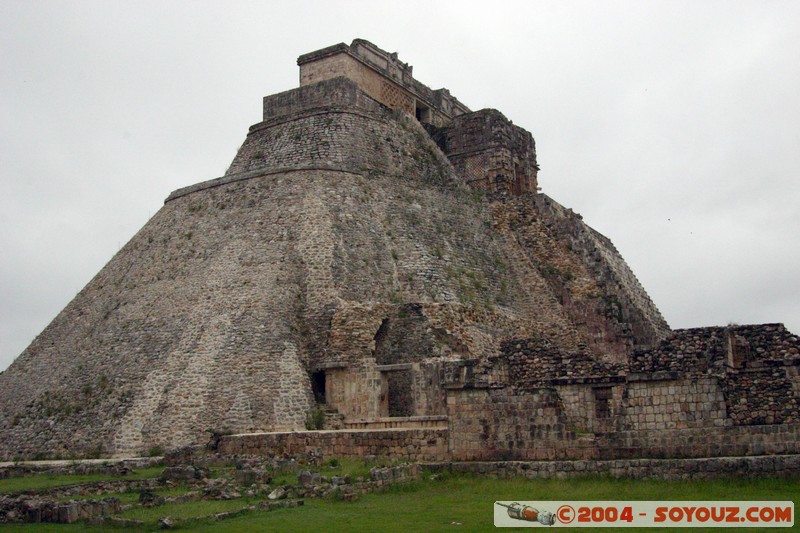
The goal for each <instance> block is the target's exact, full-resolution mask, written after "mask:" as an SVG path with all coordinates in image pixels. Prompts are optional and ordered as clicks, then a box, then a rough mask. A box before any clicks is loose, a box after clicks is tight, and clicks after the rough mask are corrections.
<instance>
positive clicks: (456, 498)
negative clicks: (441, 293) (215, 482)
mask: <svg viewBox="0 0 800 533" xmlns="http://www.w3.org/2000/svg"><path fill="white" fill-rule="evenodd" d="M799 495H800V479H793V480H785V479H756V480H747V479H729V480H717V481H684V482H667V481H633V480H613V479H605V478H589V479H570V480H525V479H506V480H499V479H487V478H480V477H475V476H447V475H445V476H443V477H442V478H440V479H438V480H435V481H431V480H429V479H428V478H427V477H425V478H424V479H423V480H421V481H418V482H414V483H410V484H406V485H398V486H394V487H392V488H390V489H389V490H387V491H386V492H384V493H381V494H368V495H363V496H360V497H359V498H358V500H357V501H355V502H344V501H338V500H335V499H330V498H328V499H306V500H305V505H304V506H303V507H300V508H295V509H275V510H272V511H269V512H253V513H249V514H246V515H242V516H238V517H235V518H231V519H228V520H225V521H223V522H210V521H206V522H199V523H194V524H192V525H191V527H190V528H188V530H190V531H208V532H211V531H214V532H218V531H225V532H229V531H230V532H252V531H292V532H296V531H309V532H311V531H314V532H318V531H336V532H338V531H388V532H392V531H397V532H400V531H403V532H405V531H491V530H493V529H494V527H493V524H492V517H493V504H494V502H495V501H496V500H523V501H524V500H788V499H793V500H795V503H796V504H797V503H798V502H800V497H798V496H799ZM254 501H256V500H254V499H252V498H249V499H248V498H242V499H239V500H232V501H226V502H213V501H210V502H190V503H183V504H170V505H164V506H161V507H156V508H152V509H141V510H131V511H128V512H126V513H124V516H126V517H129V518H137V519H140V520H144V521H145V522H146V527H145V528H144V529H147V530H155V529H156V527H157V521H158V518H160V517H163V516H171V517H175V518H178V517H187V518H188V517H196V516H203V515H207V514H211V513H218V512H222V511H225V510H236V509H240V508H242V507H245V506H246V505H247V504H248V503H252V502H254ZM798 528H800V525H798V526H795V529H798ZM4 529H6V530H8V531H54V532H59V531H64V532H67V531H104V530H106V531H107V530H108V528H105V529H104V528H98V527H87V526H84V525H82V524H74V525H57V524H43V525H38V526H37V525H16V524H15V525H4ZM663 530H664V531H672V532H675V531H678V529H675V528H664V529H663ZM784 530H785V529H784ZM606 531H610V529H606ZM626 531H636V530H635V529H628V530H626ZM639 531H658V529H653V528H650V529H640V530H639ZM703 531H709V529H704V530H703ZM726 531H731V530H730V529H727V530H726ZM750 531H752V529H751V530H750Z"/></svg>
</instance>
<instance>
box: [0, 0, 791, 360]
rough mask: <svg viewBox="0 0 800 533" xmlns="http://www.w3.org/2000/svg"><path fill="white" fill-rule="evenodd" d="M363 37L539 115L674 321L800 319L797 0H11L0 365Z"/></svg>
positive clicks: (0, 199) (547, 172) (555, 183)
mask: <svg viewBox="0 0 800 533" xmlns="http://www.w3.org/2000/svg"><path fill="white" fill-rule="evenodd" d="M356 37H361V38H365V39H369V40H371V41H372V42H374V43H375V44H377V45H378V46H380V47H382V48H384V49H386V50H389V51H397V52H398V53H399V55H400V58H401V59H402V60H403V61H406V62H408V63H410V64H412V65H414V74H415V77H416V78H418V79H419V80H421V81H422V82H423V83H426V84H427V85H429V86H431V87H433V88H439V87H447V88H449V89H450V90H451V92H452V93H453V94H454V95H455V96H457V97H458V98H459V99H460V100H461V101H463V102H464V103H465V104H467V105H468V106H470V107H471V108H472V109H480V108H484V107H493V108H496V109H499V110H500V111H502V112H503V113H504V114H505V115H506V116H507V117H509V118H510V119H512V120H513V121H514V123H515V124H518V125H520V126H522V127H524V128H526V129H528V130H530V131H531V132H532V133H533V135H534V137H535V138H536V141H537V149H538V153H539V162H540V164H541V167H542V172H541V174H540V178H539V179H540V185H541V186H542V189H543V192H545V193H547V194H549V195H550V196H552V197H553V198H555V199H556V200H557V201H559V202H560V203H562V204H564V205H566V206H568V207H572V208H573V209H574V210H575V211H577V212H579V213H581V214H582V215H583V216H584V220H585V221H586V222H588V223H589V224H590V225H591V226H593V227H594V228H595V229H597V230H599V231H600V232H602V233H604V234H605V235H607V236H608V237H609V238H611V240H612V241H613V242H614V243H615V244H616V246H617V248H618V249H619V250H620V251H621V252H622V254H623V256H624V257H625V258H626V259H627V261H628V263H629V264H630V266H631V268H632V269H633V270H634V272H635V273H636V274H637V276H638V277H639V279H640V281H641V282H642V283H643V285H644V286H645V288H646V289H647V290H648V291H649V293H650V295H651V297H652V298H653V300H654V301H655V302H656V304H657V305H658V306H659V308H660V309H661V311H662V313H663V314H664V316H665V318H666V319H667V321H668V322H669V324H670V325H671V326H672V327H673V328H684V327H693V326H708V325H724V324H727V323H729V322H736V323H740V324H745V323H760V322H784V323H785V324H786V325H787V326H788V327H789V328H790V329H791V330H793V331H794V332H796V333H800V299H798V296H799V295H800V275H798V273H799V272H798V271H799V270H800V268H798V265H800V239H798V237H797V235H796V233H797V230H798V228H800V209H799V208H798V207H799V206H800V182H799V181H798V179H797V178H798V176H797V174H798V169H800V2H796V1H785V2H782V1H758V2H742V1H729V0H725V1H697V0H692V1H688V2H682V1H659V2H654V1H633V0H631V1H624V2H610V1H608V2H563V1H556V2H536V1H524V2H523V1H519V2H511V1H498V0H496V1H494V2H444V1H437V2H410V1H404V2H378V1H372V2H347V1H339V2H298V1H296V2H262V1H258V2H242V1H228V2H219V1H214V2H201V1H193V2H182V1H174V0H170V1H163V0H159V1H153V2H148V1H137V2H128V1H109V0H103V1H89V0H81V1H73V2H57V1H30V0H24V1H23V0H0V186H1V187H2V189H1V190H2V192H1V193H0V250H2V255H1V256H0V257H2V259H0V370H2V369H4V368H6V367H7V366H8V365H9V364H10V363H11V361H12V360H13V359H14V358H16V357H17V356H18V355H19V354H20V352H22V350H23V349H24V348H25V347H26V346H27V345H28V344H29V343H30V342H31V341H32V340H33V338H34V337H35V336H36V335H37V334H38V333H39V332H40V331H41V330H42V329H43V328H44V327H45V326H46V325H47V324H48V323H49V322H50V321H51V320H52V319H53V318H54V317H55V315H56V314H57V313H58V312H59V311H60V310H61V309H62V308H63V307H64V306H65V305H66V304H67V303H68V302H69V301H70V300H71V299H72V297H74V295H75V294H76V293H77V292H78V291H79V290H80V289H81V288H82V287H83V286H84V285H85V284H86V283H87V282H88V281H89V280H90V279H91V278H92V276H94V275H95V274H96V273H97V271H99V269H100V268H101V267H102V266H103V265H104V264H105V263H106V262H107V261H108V260H109V259H110V258H111V256H112V255H113V254H114V253H115V252H116V251H117V250H118V249H119V247H120V246H122V245H123V244H124V243H125V242H126V241H127V240H128V239H130V238H131V237H132V236H133V234H134V233H135V232H136V231H138V229H139V228H141V226H142V225H143V224H144V223H145V222H146V221H147V220H148V218H149V217H150V216H152V215H153V214H155V212H156V211H157V210H158V209H159V207H160V206H161V205H162V202H163V200H164V198H166V196H167V195H168V194H169V193H170V192H171V191H172V190H174V189H177V188H179V187H183V186H186V185H190V184H192V183H196V182H199V181H204V180H207V179H212V178H215V177H218V176H221V175H222V174H223V173H224V172H225V170H226V168H227V166H228V164H229V163H230V161H231V160H232V158H233V156H234V154H235V153H236V149H237V148H238V146H239V145H240V144H241V143H242V141H243V140H244V137H245V135H246V133H247V128H248V126H250V125H251V124H253V123H256V122H258V121H259V120H260V112H261V97H262V96H264V95H267V94H273V93H276V92H280V91H284V90H288V89H291V88H294V87H296V86H297V80H298V71H297V66H296V64H295V60H296V58H297V56H299V55H300V54H302V53H305V52H310V51H312V50H316V49H318V48H322V47H324V46H328V45H331V44H335V43H338V42H347V43H349V42H350V41H351V40H352V39H353V38H356Z"/></svg>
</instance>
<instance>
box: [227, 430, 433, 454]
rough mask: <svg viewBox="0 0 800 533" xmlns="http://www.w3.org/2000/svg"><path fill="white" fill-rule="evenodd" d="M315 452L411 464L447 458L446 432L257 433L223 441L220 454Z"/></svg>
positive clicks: (344, 431) (230, 436) (229, 437)
mask: <svg viewBox="0 0 800 533" xmlns="http://www.w3.org/2000/svg"><path fill="white" fill-rule="evenodd" d="M310 452H314V453H316V454H318V455H321V456H322V457H356V458H363V457H366V456H369V455H374V456H377V457H391V458H395V459H408V460H412V461H426V460H427V461H437V460H441V459H442V458H443V457H446V456H447V430H446V429H384V430H368V431H364V430H351V431H346V430H340V431H305V432H292V433H257V434H248V435H229V436H225V437H222V440H221V441H220V444H219V453H220V454H222V455H227V456H233V455H237V456H248V455H260V456H268V457H272V456H276V455H283V454H290V455H292V454H307V453H310Z"/></svg>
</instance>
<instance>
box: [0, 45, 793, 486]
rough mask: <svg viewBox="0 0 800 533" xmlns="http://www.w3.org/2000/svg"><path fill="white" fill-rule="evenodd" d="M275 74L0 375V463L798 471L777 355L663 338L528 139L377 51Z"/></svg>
mask: <svg viewBox="0 0 800 533" xmlns="http://www.w3.org/2000/svg"><path fill="white" fill-rule="evenodd" d="M297 63H298V65H299V69H300V86H299V87H297V88H294V89H290V90H287V91H286V92H282V93H279V94H274V95H270V96H266V97H264V100H263V116H262V117H261V119H260V121H259V122H257V123H256V124H254V125H252V126H250V128H249V130H248V131H247V134H246V137H245V139H244V142H243V144H242V145H241V148H240V149H239V150H238V153H237V154H236V156H235V157H234V159H233V161H232V162H231V164H230V167H229V168H228V170H227V172H226V173H225V175H224V176H221V177H218V178H216V179H213V180H210V181H203V182H200V183H195V184H193V185H188V186H186V187H184V188H182V189H179V190H176V191H174V192H172V193H171V194H170V195H169V196H168V197H167V199H166V200H165V202H164V206H163V207H162V208H161V209H160V210H159V211H158V212H157V213H156V214H155V215H154V216H153V217H152V218H151V219H150V220H149V221H148V222H147V223H146V224H145V226H144V227H143V228H142V229H141V230H140V231H139V232H138V233H137V234H136V235H134V236H133V238H131V239H130V241H129V242H128V243H127V244H126V245H125V246H124V247H123V248H122V249H121V250H120V251H119V252H118V253H117V254H116V255H115V256H114V257H113V258H111V260H110V261H109V262H108V264H107V265H106V266H105V267H103V269H102V270H101V271H100V272H99V273H97V275H96V276H95V277H94V278H93V279H92V280H91V281H89V283H88V284H87V285H86V286H85V287H84V289H83V290H81V292H80V293H79V294H78V295H77V296H75V298H74V299H73V300H72V301H71V302H70V303H69V304H68V305H67V306H66V307H65V308H64V309H63V310H62V311H61V312H60V313H59V314H58V316H56V317H55V319H54V320H53V321H52V322H51V323H50V324H49V325H48V326H47V327H46V328H45V329H44V331H42V332H41V334H40V335H39V336H38V337H36V339H35V340H34V341H33V342H32V343H31V345H30V346H29V347H28V348H27V349H26V350H25V351H24V352H23V353H22V354H21V355H20V356H19V357H18V358H17V359H16V360H15V361H14V363H13V364H12V365H11V366H10V367H9V368H8V369H7V370H6V371H5V372H2V373H0V435H1V436H0V460H3V459H5V460H11V459H13V458H32V457H86V456H95V457H133V456H140V455H143V454H144V455H147V454H148V452H149V451H152V450H154V449H157V450H171V449H175V448H181V447H193V446H195V447H203V446H206V444H207V443H208V442H209V440H210V439H211V440H212V441H213V443H214V449H215V450H216V452H218V453H221V454H227V455H237V456H247V455H274V454H281V453H299V452H308V451H311V450H314V451H316V452H319V453H321V454H323V455H327V456H340V457H341V456H353V457H358V456H365V455H376V456H386V457H395V458H402V459H409V460H437V461H444V460H453V461H456V460H465V461H469V460H501V459H502V460H509V459H518V460H554V459H570V460H578V459H580V460H604V459H630V458H706V457H729V456H733V457H761V456H765V455H769V456H771V457H773V458H774V457H783V458H789V457H794V456H795V455H796V454H798V453H800V415H799V414H798V413H799V411H798V402H800V353H799V352H798V349H799V348H800V340H798V337H797V336H796V335H794V334H792V333H791V332H789V331H787V330H786V328H785V327H784V326H783V325H781V324H762V325H746V326H734V325H730V326H720V327H703V328H695V329H684V330H675V331H673V330H671V329H670V327H669V326H668V325H667V323H666V321H665V320H664V318H663V317H662V315H661V313H660V312H659V310H658V308H657V307H656V305H655V303H654V302H653V301H652V300H651V299H650V297H649V296H648V295H647V292H646V291H645V289H644V288H643V287H642V285H641V284H640V283H639V281H638V280H637V278H636V276H635V275H634V274H633V272H632V271H631V269H630V268H629V267H628V265H627V264H626V263H625V260H624V259H623V258H622V257H621V255H620V254H619V252H618V251H617V250H616V248H615V247H614V245H613V244H612V242H611V240H609V238H607V237H606V236H604V235H601V234H600V233H598V232H597V231H595V230H594V229H592V228H591V227H590V226H589V225H588V224H587V222H586V221H584V220H583V218H582V217H581V216H580V215H579V214H577V213H576V212H574V211H573V210H572V209H569V208H567V207H564V206H562V205H560V204H559V203H558V202H557V201H556V200H554V199H552V198H550V197H549V196H547V195H546V194H545V193H543V192H541V191H542V190H545V191H546V190H547V181H546V174H543V175H542V176H541V180H540V176H539V165H538V163H537V153H536V145H535V143H534V139H533V136H532V135H531V133H529V132H528V131H526V130H525V129H523V128H521V127H519V126H516V125H514V124H512V122H511V121H510V120H509V119H508V118H506V117H505V116H504V115H503V114H502V113H501V112H500V111H497V110H494V109H481V110H476V111H473V110H471V109H470V108H469V107H467V106H466V105H465V104H464V103H462V102H461V101H460V100H459V99H458V98H456V96H454V95H453V94H451V93H450V91H449V90H447V89H431V88H430V87H428V86H427V85H424V84H423V83H421V82H420V81H418V80H416V79H415V78H414V77H413V71H412V67H411V66H410V65H408V64H406V63H404V62H402V61H401V60H400V59H399V58H398V56H397V54H395V53H388V52H386V51H384V50H382V49H380V48H378V47H377V46H375V45H374V44H372V43H370V42H368V41H365V40H361V39H356V40H354V41H353V42H352V43H351V44H349V45H347V44H343V43H342V44H337V45H334V46H330V47H328V48H324V49H321V50H317V51H315V52H311V53H308V54H304V55H302V56H300V57H299V58H298V60H297ZM576 179H577V178H576ZM187 182H188V183H191V182H190V181H188V180H187ZM589 222H590V221H589ZM631 222H632V223H635V221H631ZM787 460H788V459H787ZM771 461H772V462H771V463H770V465H772V466H771V467H770V468H772V470H771V472H777V471H779V470H780V469H781V468H783V466H781V465H783V464H784V463H781V462H780V461H778V460H776V459H772V460H771ZM796 464H800V462H798V463H796ZM765 468H766V467H765Z"/></svg>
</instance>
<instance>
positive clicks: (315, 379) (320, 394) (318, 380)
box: [311, 370, 325, 404]
mask: <svg viewBox="0 0 800 533" xmlns="http://www.w3.org/2000/svg"><path fill="white" fill-rule="evenodd" d="M311 391H312V392H313V393H314V401H315V402H317V403H318V404H324V403H325V371H324V370H317V371H316V372H313V373H312V374H311Z"/></svg>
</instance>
